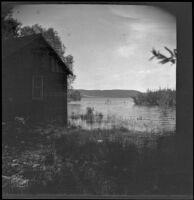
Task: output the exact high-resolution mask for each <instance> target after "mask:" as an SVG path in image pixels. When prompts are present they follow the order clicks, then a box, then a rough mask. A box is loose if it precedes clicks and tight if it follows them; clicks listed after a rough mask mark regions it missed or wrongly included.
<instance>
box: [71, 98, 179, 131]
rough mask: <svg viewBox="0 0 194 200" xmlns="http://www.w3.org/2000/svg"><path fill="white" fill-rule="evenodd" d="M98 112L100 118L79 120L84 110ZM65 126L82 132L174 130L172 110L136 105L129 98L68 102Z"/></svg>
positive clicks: (87, 99)
mask: <svg viewBox="0 0 194 200" xmlns="http://www.w3.org/2000/svg"><path fill="white" fill-rule="evenodd" d="M87 107H91V108H93V109H94V113H102V114H103V117H102V119H101V120H100V121H99V120H94V121H93V122H92V123H90V122H87V120H83V119H81V118H80V117H77V118H76V117H72V116H79V115H83V114H85V113H86V111H87ZM68 117H69V123H70V124H71V125H74V126H80V127H81V128H84V129H95V128H105V129H109V128H112V127H125V128H127V129H129V130H137V131H148V132H163V131H173V130H175V128H176V109H175V108H161V107H158V106H154V107H148V106H136V105H135V104H134V102H133V99H132V98H82V100H81V101H75V102H74V101H72V102H69V103H68Z"/></svg>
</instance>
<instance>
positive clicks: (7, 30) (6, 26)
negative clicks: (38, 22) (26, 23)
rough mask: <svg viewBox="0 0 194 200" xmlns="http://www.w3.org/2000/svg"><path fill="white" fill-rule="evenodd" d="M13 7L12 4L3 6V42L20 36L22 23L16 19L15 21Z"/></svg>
mask: <svg viewBox="0 0 194 200" xmlns="http://www.w3.org/2000/svg"><path fill="white" fill-rule="evenodd" d="M13 8H14V7H13V5H11V4H5V3H4V4H2V8H1V28H2V30H1V35H2V40H6V39H10V38H15V37H18V36H19V30H20V27H21V23H20V22H18V21H17V20H16V19H13V17H12V12H13Z"/></svg>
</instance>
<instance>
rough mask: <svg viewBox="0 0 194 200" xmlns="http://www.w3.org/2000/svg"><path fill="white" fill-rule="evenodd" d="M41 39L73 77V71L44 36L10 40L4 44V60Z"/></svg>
mask: <svg viewBox="0 0 194 200" xmlns="http://www.w3.org/2000/svg"><path fill="white" fill-rule="evenodd" d="M38 38H41V39H42V40H43V41H44V43H45V45H47V47H48V48H49V49H50V50H51V51H52V52H53V53H54V55H55V56H56V58H57V60H58V61H59V62H60V63H61V64H62V65H63V66H64V69H65V71H66V72H67V73H68V74H71V75H73V73H72V71H71V70H70V69H69V68H68V67H67V65H66V63H65V62H64V61H63V60H62V59H61V57H60V56H59V55H58V53H57V52H56V51H55V50H54V48H52V47H51V45H50V44H49V43H48V42H47V41H46V40H45V39H44V37H43V36H42V34H33V35H29V36H23V37H18V38H13V39H8V40H5V41H3V42H2V59H5V58H6V57H7V56H10V55H11V54H13V53H16V52H17V51H19V50H20V49H21V48H24V47H25V46H28V45H30V44H31V43H32V42H33V41H34V40H35V39H38Z"/></svg>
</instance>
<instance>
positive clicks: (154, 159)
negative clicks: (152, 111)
mask: <svg viewBox="0 0 194 200" xmlns="http://www.w3.org/2000/svg"><path fill="white" fill-rule="evenodd" d="M7 128H8V129H5V130H4V132H5V133H4V137H3V139H4V140H3V145H4V148H3V175H4V178H5V179H6V178H10V179H12V180H13V178H14V177H13V175H15V174H17V176H18V177H16V178H15V179H14V180H16V183H17V185H16V186H15V185H14V186H13V187H14V188H13V189H14V190H11V191H10V190H8V191H7V192H8V193H28V194H32V193H38V194H40V193H44V194H45V193H47V194H48V193H55V194H59V193H60V194H93V195H94V194H98V195H103V194H104V195H105V194H109V195H111V194H112V195H117V194H120V195H124V194H172V193H173V194H174V193H175V194H178V193H189V192H190V188H189V186H190V183H189V182H188V180H187V179H188V177H187V176H185V177H183V178H182V179H178V178H179V175H176V174H175V175H173V174H174V171H175V169H176V166H178V164H179V163H178V162H177V161H176V160H175V159H174V158H175V154H176V149H174V146H173V145H172V143H171V142H170V143H169V142H167V144H166V145H165V147H164V146H162V147H161V148H157V146H156V147H155V148H150V146H149V143H150V142H151V138H152V137H146V138H145V139H143V144H142V146H141V150H139V146H138V145H135V142H133V141H134V140H135V138H137V137H139V136H140V135H139V134H137V133H132V132H129V131H128V130H126V129H112V130H92V131H89V130H82V129H64V128H63V127H58V126H47V127H43V126H41V127H35V128H34V129H32V128H31V129H30V130H28V127H26V128H25V127H20V131H19V132H18V129H17V128H18V125H16V126H15V127H13V128H12V127H11V128H9V127H7ZM9 132H10V133H9ZM5 134H6V135H5ZM7 134H9V137H11V136H13V135H16V136H19V138H18V137H12V140H14V143H13V141H11V140H9V137H7ZM145 134H146V133H145ZM172 134H173V133H171V135H172ZM34 135H35V136H34ZM127 135H131V138H129V139H128V140H127V141H126V138H127V137H126V136H127ZM170 137H172V141H173V140H174V138H173V136H170ZM168 138H169V137H168ZM139 139H140V138H139ZM146 139H147V140H146ZM21 140H23V142H24V143H23V144H22V145H21V143H20V141H21ZM24 144H27V145H26V148H25V149H24V148H23V146H24ZM5 146H6V148H5ZM30 146H31V147H34V148H30V149H29V147H30ZM13 147H15V148H14V150H12V148H13ZM19 149H20V151H19V152H18V151H16V150H19ZM164 150H165V151H164ZM173 166H175V169H174V168H173ZM166 172H168V173H166ZM169 174H170V175H171V174H172V175H173V177H172V176H169ZM164 176H165V179H164V178H163V177H164ZM26 181H28V185H26V187H23V185H22V184H23V183H26ZM7 188H9V187H7ZM20 188H23V189H22V191H20ZM180 188H182V189H181V190H180ZM3 191H4V192H5V188H3Z"/></svg>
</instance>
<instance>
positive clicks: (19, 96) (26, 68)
mask: <svg viewBox="0 0 194 200" xmlns="http://www.w3.org/2000/svg"><path fill="white" fill-rule="evenodd" d="M40 47H44V44H43V43H41V42H39V43H34V45H31V46H28V47H26V48H24V49H22V50H20V51H19V52H17V53H15V54H13V55H11V56H10V57H8V58H7V59H5V60H4V61H3V70H2V71H3V74H2V75H3V76H2V89H3V118H7V117H10V116H17V115H20V116H24V117H31V118H32V119H35V120H38V121H41V120H56V121H59V122H62V123H64V124H65V125H66V124H67V74H66V73H65V71H64V72H63V73H61V72H53V71H51V69H52V65H53V64H54V65H58V67H59V68H62V67H64V66H61V65H60V64H59V63H58V61H57V59H56V57H55V56H54V55H53V54H51V53H50V51H49V49H47V48H44V50H43V51H42V53H41V54H40V52H39V53H38V54H37V53H32V52H34V50H40ZM35 74H36V75H41V76H43V95H44V96H43V99H42V100H33V99H32V77H33V75H35ZM10 98H11V101H9V100H8V99H10Z"/></svg>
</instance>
